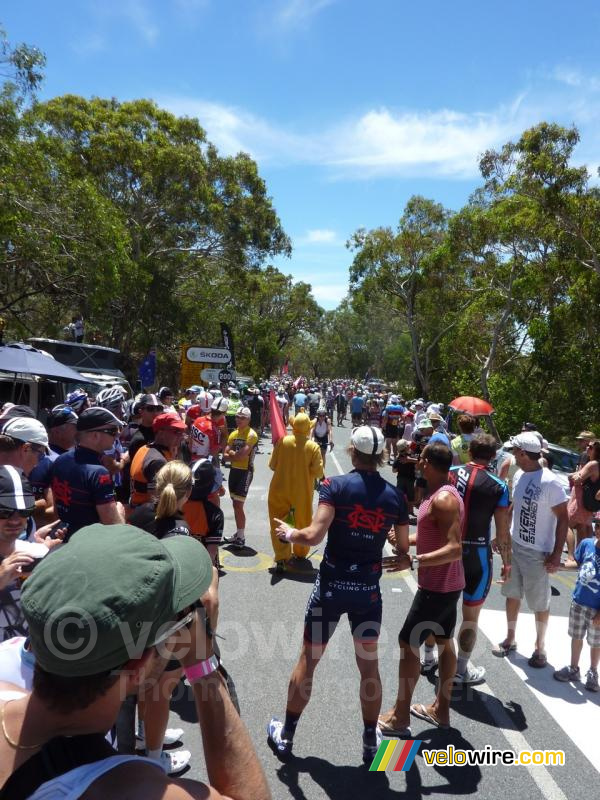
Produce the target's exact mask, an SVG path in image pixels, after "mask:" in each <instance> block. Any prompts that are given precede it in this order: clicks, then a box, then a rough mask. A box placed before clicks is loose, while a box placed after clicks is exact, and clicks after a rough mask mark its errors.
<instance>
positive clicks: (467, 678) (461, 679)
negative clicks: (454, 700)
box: [454, 663, 485, 686]
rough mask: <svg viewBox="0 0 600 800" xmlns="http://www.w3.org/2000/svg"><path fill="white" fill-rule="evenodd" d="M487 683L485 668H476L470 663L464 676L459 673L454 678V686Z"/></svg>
mask: <svg viewBox="0 0 600 800" xmlns="http://www.w3.org/2000/svg"><path fill="white" fill-rule="evenodd" d="M484 681H485V667H474V666H473V664H471V663H468V664H467V668H466V669H465V671H464V672H463V674H462V675H459V674H458V672H457V673H456V675H455V676H454V685H455V686H456V685H459V684H461V683H462V684H469V685H474V684H476V683H483V682H484Z"/></svg>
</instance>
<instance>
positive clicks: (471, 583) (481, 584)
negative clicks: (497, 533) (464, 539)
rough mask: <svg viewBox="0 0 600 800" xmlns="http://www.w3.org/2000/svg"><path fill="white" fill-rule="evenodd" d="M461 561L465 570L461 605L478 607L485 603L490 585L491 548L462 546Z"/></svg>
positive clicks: (491, 567)
mask: <svg viewBox="0 0 600 800" xmlns="http://www.w3.org/2000/svg"><path fill="white" fill-rule="evenodd" d="M462 560H463V567H464V569H465V588H464V590H463V603H464V604H465V605H466V606H480V605H482V604H483V603H484V602H485V598H486V597H487V596H488V593H489V591H490V586H491V585H492V575H493V572H494V569H493V566H492V548H491V547H489V546H484V547H482V546H481V545H475V544H463V553H462Z"/></svg>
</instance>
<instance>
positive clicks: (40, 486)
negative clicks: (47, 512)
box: [29, 444, 67, 500]
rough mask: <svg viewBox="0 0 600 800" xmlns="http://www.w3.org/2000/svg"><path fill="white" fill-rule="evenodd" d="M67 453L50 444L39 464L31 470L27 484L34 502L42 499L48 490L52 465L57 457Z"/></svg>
mask: <svg viewBox="0 0 600 800" xmlns="http://www.w3.org/2000/svg"><path fill="white" fill-rule="evenodd" d="M66 452H67V451H66V450H64V449H63V448H62V447H58V445H55V444H51V445H50V450H49V452H48V454H47V455H45V456H44V457H43V458H42V459H40V461H39V463H38V464H37V465H36V466H35V467H34V468H33V469H32V471H31V473H30V475H29V483H30V485H31V490H32V491H33V494H34V496H35V499H36V500H41V499H42V498H43V497H44V492H45V491H46V489H49V488H50V484H51V482H52V464H54V462H55V461H56V459H57V458H58V457H59V456H62V454H63V453H66Z"/></svg>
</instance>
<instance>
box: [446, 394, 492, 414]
mask: <svg viewBox="0 0 600 800" xmlns="http://www.w3.org/2000/svg"><path fill="white" fill-rule="evenodd" d="M450 408H453V409H454V410H455V411H466V412H467V413H468V414H492V413H493V411H494V409H493V408H492V406H491V405H490V404H489V403H488V402H487V401H486V400H482V399H481V398H480V397H457V398H456V399H455V400H453V401H452V402H451V403H450Z"/></svg>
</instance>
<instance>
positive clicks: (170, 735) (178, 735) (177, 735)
mask: <svg viewBox="0 0 600 800" xmlns="http://www.w3.org/2000/svg"><path fill="white" fill-rule="evenodd" d="M183 734H184V730H183V728H167V730H166V731H165V736H164V739H163V747H170V746H171V745H174V744H176V743H177V742H180V741H181V740H182V739H183ZM135 746H136V747H137V748H138V750H145V749H146V737H145V735H144V727H143V725H138V729H137V732H136V734H135Z"/></svg>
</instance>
